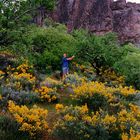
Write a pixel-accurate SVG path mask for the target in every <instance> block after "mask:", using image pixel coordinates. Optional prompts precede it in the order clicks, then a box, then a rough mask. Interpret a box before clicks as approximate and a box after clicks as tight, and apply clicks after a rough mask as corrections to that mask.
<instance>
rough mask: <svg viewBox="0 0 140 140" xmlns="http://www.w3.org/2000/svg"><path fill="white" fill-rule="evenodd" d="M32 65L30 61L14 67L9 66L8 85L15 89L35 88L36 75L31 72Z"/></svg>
mask: <svg viewBox="0 0 140 140" xmlns="http://www.w3.org/2000/svg"><path fill="white" fill-rule="evenodd" d="M31 71H32V66H29V65H28V63H25V64H21V65H19V66H18V67H16V68H14V67H11V66H10V65H9V66H8V67H7V74H8V78H7V79H6V85H7V86H10V87H13V88H15V89H19V90H20V89H30V90H31V89H33V88H34V87H35V82H36V77H35V76H34V75H33V74H32V73H31Z"/></svg>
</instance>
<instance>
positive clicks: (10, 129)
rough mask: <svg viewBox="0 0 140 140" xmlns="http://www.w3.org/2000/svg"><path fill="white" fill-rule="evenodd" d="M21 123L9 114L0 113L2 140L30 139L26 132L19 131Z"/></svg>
mask: <svg viewBox="0 0 140 140" xmlns="http://www.w3.org/2000/svg"><path fill="white" fill-rule="evenodd" d="M18 129H19V125H18V123H17V122H16V121H15V120H13V119H12V118H11V117H10V116H8V115H0V139H1V140H9V139H10V140H19V139H20V140H29V136H28V134H26V133H23V132H20V131H18Z"/></svg>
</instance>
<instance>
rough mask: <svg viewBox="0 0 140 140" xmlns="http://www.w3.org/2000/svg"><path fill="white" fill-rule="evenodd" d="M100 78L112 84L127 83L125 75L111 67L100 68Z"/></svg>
mask: <svg viewBox="0 0 140 140" xmlns="http://www.w3.org/2000/svg"><path fill="white" fill-rule="evenodd" d="M100 75H101V78H100V80H101V81H103V82H107V83H108V84H111V85H125V77H124V76H120V75H118V74H117V73H116V72H115V71H113V70H111V69H105V70H104V69H103V68H101V69H100Z"/></svg>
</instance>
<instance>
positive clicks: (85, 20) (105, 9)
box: [52, 0, 140, 44]
mask: <svg viewBox="0 0 140 140" xmlns="http://www.w3.org/2000/svg"><path fill="white" fill-rule="evenodd" d="M52 17H53V19H54V20H55V21H57V22H60V23H64V24H66V25H67V27H68V31H71V30H73V29H75V28H85V29H88V30H89V31H91V32H94V33H96V34H99V35H100V34H104V33H107V32H111V31H115V32H117V33H118V36H119V39H120V41H121V42H122V43H124V42H133V43H138V44H140V4H136V3H126V0H118V1H113V0H58V3H57V7H56V10H55V11H54V13H53V14H52Z"/></svg>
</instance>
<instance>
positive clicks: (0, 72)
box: [0, 70, 5, 80]
mask: <svg viewBox="0 0 140 140" xmlns="http://www.w3.org/2000/svg"><path fill="white" fill-rule="evenodd" d="M4 74H5V72H3V71H2V70H0V80H1V79H2V78H3V77H4Z"/></svg>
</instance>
